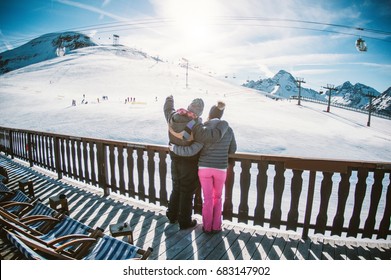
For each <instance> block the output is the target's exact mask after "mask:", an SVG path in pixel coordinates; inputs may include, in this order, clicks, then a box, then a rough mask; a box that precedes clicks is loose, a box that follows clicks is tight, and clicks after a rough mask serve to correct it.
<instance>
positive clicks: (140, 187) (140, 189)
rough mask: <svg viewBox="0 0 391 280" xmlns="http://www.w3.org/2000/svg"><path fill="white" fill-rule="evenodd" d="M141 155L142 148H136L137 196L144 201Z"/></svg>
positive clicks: (142, 159)
mask: <svg viewBox="0 0 391 280" xmlns="http://www.w3.org/2000/svg"><path fill="white" fill-rule="evenodd" d="M143 156H144V150H143V148H137V172H138V196H139V199H140V200H143V201H145V186H144V158H143Z"/></svg>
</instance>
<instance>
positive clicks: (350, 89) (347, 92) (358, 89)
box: [331, 82, 380, 109]
mask: <svg viewBox="0 0 391 280" xmlns="http://www.w3.org/2000/svg"><path fill="white" fill-rule="evenodd" d="M335 89H336V90H335V91H333V92H332V95H331V102H333V103H339V104H343V105H346V106H350V107H354V108H359V109H363V108H365V107H366V106H367V105H368V104H369V97H368V96H367V95H369V94H371V95H374V96H379V95H380V92H378V91H377V90H375V89H374V88H371V87H369V86H366V85H363V84H360V83H356V84H354V85H352V84H351V83H350V82H345V83H343V84H342V85H340V86H337V87H336V88H335Z"/></svg>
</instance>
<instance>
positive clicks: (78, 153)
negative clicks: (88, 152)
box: [75, 139, 84, 181]
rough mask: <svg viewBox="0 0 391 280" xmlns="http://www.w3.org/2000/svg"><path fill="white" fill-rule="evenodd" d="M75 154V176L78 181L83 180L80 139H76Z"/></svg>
mask: <svg viewBox="0 0 391 280" xmlns="http://www.w3.org/2000/svg"><path fill="white" fill-rule="evenodd" d="M75 144H76V146H75V148H76V154H77V171H78V172H77V178H78V179H79V180H80V181H84V175H83V169H84V168H83V164H82V157H81V141H80V139H77V140H76V143H75Z"/></svg>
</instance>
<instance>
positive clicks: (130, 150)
mask: <svg viewBox="0 0 391 280" xmlns="http://www.w3.org/2000/svg"><path fill="white" fill-rule="evenodd" d="M127 154H128V178H129V182H128V193H129V196H130V197H133V198H134V197H136V190H135V186H134V159H133V148H131V147H128V148H127Z"/></svg>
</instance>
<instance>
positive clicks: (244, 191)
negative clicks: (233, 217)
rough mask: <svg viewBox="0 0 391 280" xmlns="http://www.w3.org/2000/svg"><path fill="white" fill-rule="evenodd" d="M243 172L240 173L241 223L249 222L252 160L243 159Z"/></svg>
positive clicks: (239, 216)
mask: <svg viewBox="0 0 391 280" xmlns="http://www.w3.org/2000/svg"><path fill="white" fill-rule="evenodd" d="M241 167H242V172H241V173H240V204H239V215H238V221H239V223H241V222H243V223H247V222H248V191H249V188H250V180H251V174H250V167H251V161H250V160H242V162H241Z"/></svg>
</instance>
